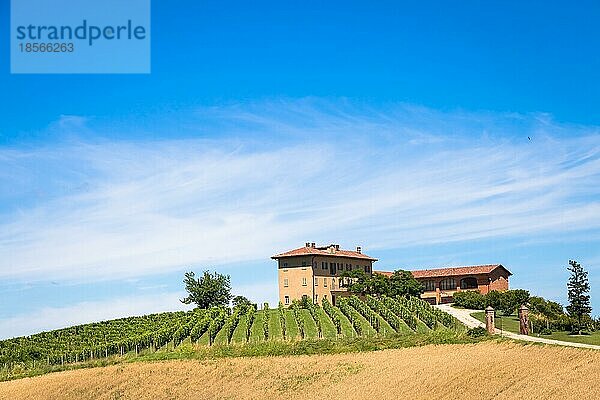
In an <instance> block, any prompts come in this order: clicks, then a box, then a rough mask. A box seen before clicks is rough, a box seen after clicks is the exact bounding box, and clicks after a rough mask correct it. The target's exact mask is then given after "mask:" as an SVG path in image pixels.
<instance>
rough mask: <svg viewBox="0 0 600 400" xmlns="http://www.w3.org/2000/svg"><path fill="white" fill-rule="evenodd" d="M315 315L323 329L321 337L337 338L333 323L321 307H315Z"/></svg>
mask: <svg viewBox="0 0 600 400" xmlns="http://www.w3.org/2000/svg"><path fill="white" fill-rule="evenodd" d="M317 316H318V317H319V321H321V328H322V329H323V337H324V338H325V339H335V338H337V330H336V329H335V325H334V324H333V322H331V318H329V316H328V315H327V314H326V313H325V311H323V309H322V308H321V307H317Z"/></svg>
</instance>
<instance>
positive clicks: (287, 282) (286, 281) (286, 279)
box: [283, 278, 289, 287]
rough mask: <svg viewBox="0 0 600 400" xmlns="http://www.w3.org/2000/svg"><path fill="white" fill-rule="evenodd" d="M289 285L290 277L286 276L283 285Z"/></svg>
mask: <svg viewBox="0 0 600 400" xmlns="http://www.w3.org/2000/svg"><path fill="white" fill-rule="evenodd" d="M288 286H289V281H288V278H285V279H284V280H283V287H288Z"/></svg>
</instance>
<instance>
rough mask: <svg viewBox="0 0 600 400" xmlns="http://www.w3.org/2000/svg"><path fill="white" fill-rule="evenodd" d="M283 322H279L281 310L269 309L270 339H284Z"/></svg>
mask: <svg viewBox="0 0 600 400" xmlns="http://www.w3.org/2000/svg"><path fill="white" fill-rule="evenodd" d="M282 339H283V332H282V331H281V322H279V310H278V309H276V308H275V309H272V310H269V340H282Z"/></svg>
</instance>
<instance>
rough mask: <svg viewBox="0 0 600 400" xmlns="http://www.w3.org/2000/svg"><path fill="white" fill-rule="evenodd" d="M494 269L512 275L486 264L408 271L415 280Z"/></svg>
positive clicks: (497, 266)
mask: <svg viewBox="0 0 600 400" xmlns="http://www.w3.org/2000/svg"><path fill="white" fill-rule="evenodd" d="M496 268H503V269H504V270H505V271H506V272H508V274H509V275H512V273H511V272H510V271H509V270H507V269H506V268H504V266H503V265H502V264H487V265H471V266H464V267H451V268H436V269H422V270H417V271H410V272H411V273H412V274H413V276H414V277H415V278H438V277H442V276H462V275H479V274H489V273H491V272H492V271H493V270H495V269H496ZM373 272H374V273H377V274H382V275H385V276H391V275H392V274H393V272H389V271H373Z"/></svg>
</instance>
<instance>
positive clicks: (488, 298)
mask: <svg viewBox="0 0 600 400" xmlns="http://www.w3.org/2000/svg"><path fill="white" fill-rule="evenodd" d="M485 306H486V307H488V306H489V307H492V308H493V309H494V310H500V309H502V293H500V292H499V291H497V290H492V291H491V292H489V293H488V294H486V295H485Z"/></svg>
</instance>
